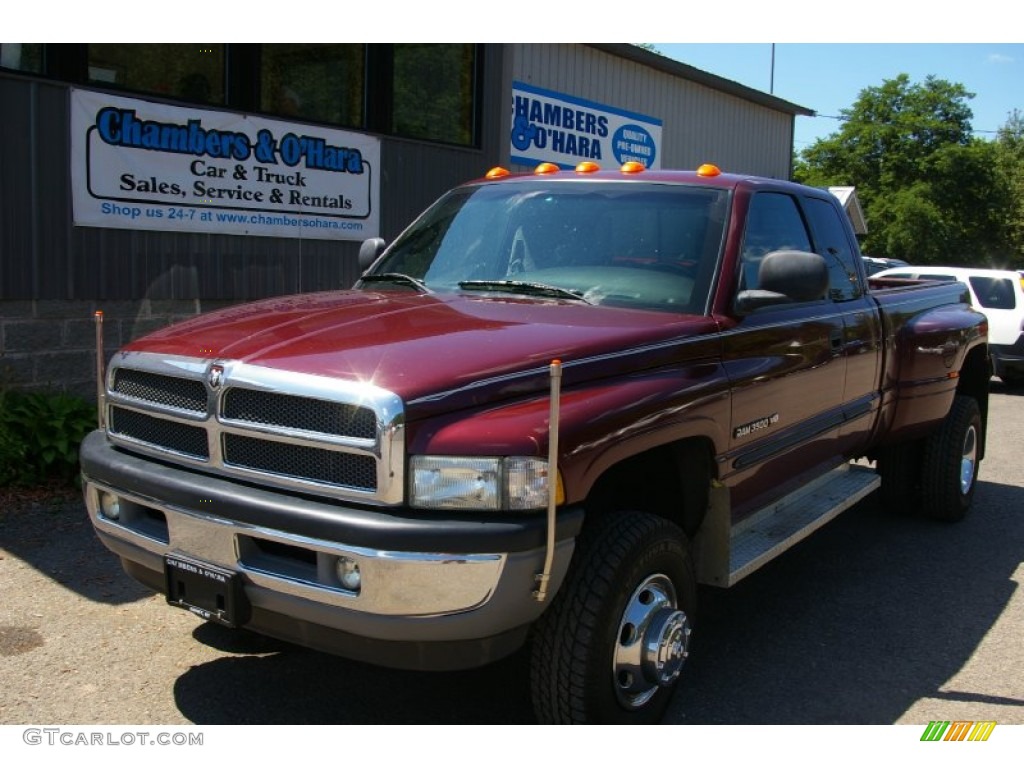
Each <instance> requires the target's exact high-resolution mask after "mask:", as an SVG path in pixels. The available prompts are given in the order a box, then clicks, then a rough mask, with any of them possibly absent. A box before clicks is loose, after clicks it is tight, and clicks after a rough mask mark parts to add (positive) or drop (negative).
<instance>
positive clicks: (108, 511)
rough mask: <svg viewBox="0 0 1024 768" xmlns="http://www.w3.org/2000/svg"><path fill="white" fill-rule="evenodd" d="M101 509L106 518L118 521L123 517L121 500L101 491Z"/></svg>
mask: <svg viewBox="0 0 1024 768" xmlns="http://www.w3.org/2000/svg"><path fill="white" fill-rule="evenodd" d="M100 509H101V510H102V511H103V516H104V517H106V518H108V519H110V520H117V519H118V518H119V517H120V516H121V499H120V498H118V497H117V496H115V495H114V494H112V493H107V492H106V491H100Z"/></svg>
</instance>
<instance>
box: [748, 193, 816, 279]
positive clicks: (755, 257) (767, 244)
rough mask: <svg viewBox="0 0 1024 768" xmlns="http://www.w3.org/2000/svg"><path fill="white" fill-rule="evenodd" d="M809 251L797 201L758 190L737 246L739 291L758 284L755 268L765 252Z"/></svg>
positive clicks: (807, 239) (808, 243)
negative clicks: (739, 247)
mask: <svg viewBox="0 0 1024 768" xmlns="http://www.w3.org/2000/svg"><path fill="white" fill-rule="evenodd" d="M780 250H796V251H809V250H811V241H810V238H809V237H808V236H807V228H806V227H805V226H804V220H803V217H802V216H801V215H800V210H799V208H798V207H797V204H796V200H794V199H793V198H792V197H791V196H790V195H784V194H781V193H778V192H759V193H758V194H756V195H754V196H753V197H752V198H751V200H750V209H749V210H748V211H747V228H746V230H745V231H744V233H743V247H742V248H741V249H740V265H741V266H740V270H741V271H740V280H741V281H742V283H741V285H740V289H741V290H747V289H751V288H757V287H758V278H757V275H758V271H759V270H760V268H761V259H762V258H764V255H765V254H766V253H771V252H772V251H780Z"/></svg>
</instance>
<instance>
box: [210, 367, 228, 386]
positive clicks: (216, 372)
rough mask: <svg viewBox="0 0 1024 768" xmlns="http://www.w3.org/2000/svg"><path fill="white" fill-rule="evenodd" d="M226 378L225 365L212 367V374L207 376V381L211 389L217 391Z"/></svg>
mask: <svg viewBox="0 0 1024 768" xmlns="http://www.w3.org/2000/svg"><path fill="white" fill-rule="evenodd" d="M223 378H224V366H223V365H211V366H210V372H209V373H207V374H206V381H207V383H209V385H210V389H217V388H218V387H219V386H220V382H221V380H222V379H223Z"/></svg>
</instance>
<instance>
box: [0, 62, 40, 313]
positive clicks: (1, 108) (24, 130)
mask: <svg viewBox="0 0 1024 768" xmlns="http://www.w3.org/2000/svg"><path fill="white" fill-rule="evenodd" d="M33 103H34V93H33V89H31V88H30V87H27V84H26V83H24V82H19V81H15V80H7V79H4V78H0V114H2V115H3V117H2V119H0V297H3V296H11V297H27V296H30V295H31V294H32V283H33V272H34V266H35V260H34V259H33V258H32V256H33V253H32V248H33V243H34V240H33V237H32V210H33V206H32V194H30V193H31V191H32V190H33V185H32V182H31V179H32V172H33V171H32V154H31V148H32V147H33V146H34V141H33V134H32V129H31V120H32V105H33ZM26 150H29V151H26Z"/></svg>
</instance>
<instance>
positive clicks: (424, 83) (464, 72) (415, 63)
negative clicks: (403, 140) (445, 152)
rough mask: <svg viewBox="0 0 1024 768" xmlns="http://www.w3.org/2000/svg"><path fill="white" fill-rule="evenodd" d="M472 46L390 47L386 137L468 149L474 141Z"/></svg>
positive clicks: (474, 69)
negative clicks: (389, 118) (391, 60)
mask: <svg viewBox="0 0 1024 768" xmlns="http://www.w3.org/2000/svg"><path fill="white" fill-rule="evenodd" d="M475 81H476V46H475V45H473V44H472V43H464V44H451V45H448V44H445V45H442V44H398V45H395V46H394V81H393V94H394V97H393V99H394V104H393V110H392V125H391V132H392V133H394V134H396V135H398V136H408V137H410V138H414V139H428V140H430V141H440V142H445V143H449V144H461V145H463V146H470V145H472V144H473V143H474V141H475V138H476V137H475V135H474V127H475V119H474V117H475V105H474V98H473V96H474V93H475Z"/></svg>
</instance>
